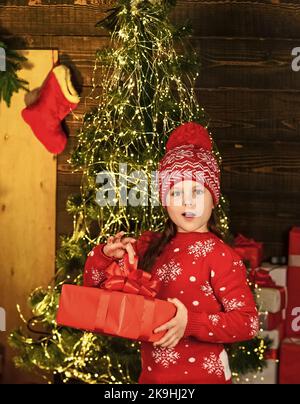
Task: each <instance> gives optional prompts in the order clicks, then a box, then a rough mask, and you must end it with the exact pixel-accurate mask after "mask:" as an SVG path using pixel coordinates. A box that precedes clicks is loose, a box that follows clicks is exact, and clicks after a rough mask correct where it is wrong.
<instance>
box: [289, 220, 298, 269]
mask: <svg viewBox="0 0 300 404" xmlns="http://www.w3.org/2000/svg"><path fill="white" fill-rule="evenodd" d="M289 266H290V267H300V227H296V226H294V227H292V229H291V230H290V233H289Z"/></svg>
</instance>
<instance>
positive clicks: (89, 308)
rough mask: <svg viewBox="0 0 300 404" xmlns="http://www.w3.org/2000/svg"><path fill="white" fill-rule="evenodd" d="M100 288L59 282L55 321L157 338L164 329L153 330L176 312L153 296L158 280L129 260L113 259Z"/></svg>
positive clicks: (121, 334) (125, 335)
mask: <svg viewBox="0 0 300 404" xmlns="http://www.w3.org/2000/svg"><path fill="white" fill-rule="evenodd" d="M105 272H106V278H105V280H104V281H103V282H102V284H101V285H100V286H101V287H100V288H91V287H84V286H76V285H67V284H66V285H63V288H62V293H61V297H60V303H59V309H58V313H57V318H56V321H57V324H58V325H63V326H67V327H72V328H77V329H81V330H86V331H90V332H95V333H99V334H105V335H109V336H118V337H123V338H128V339H133V340H139V341H151V342H153V341H158V340H159V339H160V338H161V337H162V336H163V335H164V334H165V333H166V331H162V332H160V333H157V334H154V333H153V330H154V329H155V328H157V327H159V326H161V325H162V324H164V323H166V322H167V321H169V320H170V319H171V318H173V317H174V316H175V314H176V310H177V309H176V306H175V305H174V304H173V303H171V302H168V301H164V300H159V299H156V298H155V295H156V294H157V291H158V287H159V281H156V280H154V279H152V277H151V275H150V274H149V273H146V272H144V271H141V270H138V269H137V256H135V261H134V264H133V265H132V264H130V263H129V259H128V254H126V255H125V256H124V260H123V265H122V266H120V265H119V264H118V263H117V262H116V261H114V262H113V263H112V264H111V265H110V266H109V267H108V268H107V269H106V271H105Z"/></svg>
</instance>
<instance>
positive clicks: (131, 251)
mask: <svg viewBox="0 0 300 404" xmlns="http://www.w3.org/2000/svg"><path fill="white" fill-rule="evenodd" d="M125 248H126V250H127V252H128V258H129V262H130V264H134V256H135V251H134V249H133V247H132V245H131V244H130V243H128V244H126V246H125Z"/></svg>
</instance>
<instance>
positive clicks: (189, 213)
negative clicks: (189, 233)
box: [182, 212, 196, 220]
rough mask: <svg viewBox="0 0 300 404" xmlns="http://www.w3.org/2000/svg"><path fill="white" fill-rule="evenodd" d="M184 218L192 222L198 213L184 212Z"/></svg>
mask: <svg viewBox="0 0 300 404" xmlns="http://www.w3.org/2000/svg"><path fill="white" fill-rule="evenodd" d="M182 216H183V217H184V218H185V219H186V220H192V219H193V218H194V217H196V213H193V212H184V213H182Z"/></svg>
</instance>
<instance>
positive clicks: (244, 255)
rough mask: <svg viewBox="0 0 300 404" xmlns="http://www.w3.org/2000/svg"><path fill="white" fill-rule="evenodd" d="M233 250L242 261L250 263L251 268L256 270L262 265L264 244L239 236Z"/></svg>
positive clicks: (235, 240)
mask: <svg viewBox="0 0 300 404" xmlns="http://www.w3.org/2000/svg"><path fill="white" fill-rule="evenodd" d="M233 249H234V250H235V251H236V252H237V253H238V254H239V256H240V257H241V259H242V260H244V261H249V264H250V268H252V269H254V268H257V267H258V266H259V265H260V263H261V261H262V257H263V243H261V242H257V241H254V239H252V238H246V237H245V236H243V235H242V234H238V235H237V237H235V239H234V244H233Z"/></svg>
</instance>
